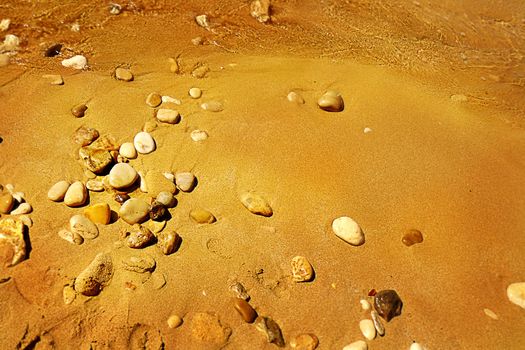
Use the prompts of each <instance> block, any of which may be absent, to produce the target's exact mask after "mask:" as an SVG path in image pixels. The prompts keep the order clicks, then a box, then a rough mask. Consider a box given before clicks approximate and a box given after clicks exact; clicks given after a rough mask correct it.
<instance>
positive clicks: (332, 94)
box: [317, 90, 345, 112]
mask: <svg viewBox="0 0 525 350" xmlns="http://www.w3.org/2000/svg"><path fill="white" fill-rule="evenodd" d="M317 105H318V106H319V108H321V109H322V110H324V111H327V112H341V111H342V110H343V109H344V108H345V104H344V102H343V98H342V97H341V95H340V94H339V93H338V92H337V91H333V90H328V91H327V92H325V93H324V95H323V96H321V97H320V98H319V100H318V101H317Z"/></svg>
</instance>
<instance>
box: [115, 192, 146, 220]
mask: <svg viewBox="0 0 525 350" xmlns="http://www.w3.org/2000/svg"><path fill="white" fill-rule="evenodd" d="M148 214H149V204H148V203H146V202H145V201H143V200H142V199H138V198H131V199H128V200H127V201H125V202H124V204H122V206H121V207H120V210H119V216H120V217H121V218H122V220H124V221H125V222H127V223H128V224H130V225H133V224H136V223H139V222H143V221H144V220H145V219H146V218H147V217H148Z"/></svg>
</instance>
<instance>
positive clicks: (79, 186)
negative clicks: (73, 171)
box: [64, 181, 88, 207]
mask: <svg viewBox="0 0 525 350" xmlns="http://www.w3.org/2000/svg"><path fill="white" fill-rule="evenodd" d="M87 199H88V193H87V189H86V187H85V186H84V184H83V183H82V182H80V181H75V182H74V183H73V184H72V185H71V186H69V188H68V189H67V191H66V195H65V196H64V203H65V204H66V205H67V206H68V207H80V206H82V205H84V204H85V203H86V201H87Z"/></svg>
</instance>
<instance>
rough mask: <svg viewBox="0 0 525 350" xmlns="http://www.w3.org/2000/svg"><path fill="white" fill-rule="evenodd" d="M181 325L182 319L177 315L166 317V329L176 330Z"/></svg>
mask: <svg viewBox="0 0 525 350" xmlns="http://www.w3.org/2000/svg"><path fill="white" fill-rule="evenodd" d="M181 324H182V318H180V317H179V316H177V315H171V316H170V317H168V327H170V328H177V327H179V326H180V325H181Z"/></svg>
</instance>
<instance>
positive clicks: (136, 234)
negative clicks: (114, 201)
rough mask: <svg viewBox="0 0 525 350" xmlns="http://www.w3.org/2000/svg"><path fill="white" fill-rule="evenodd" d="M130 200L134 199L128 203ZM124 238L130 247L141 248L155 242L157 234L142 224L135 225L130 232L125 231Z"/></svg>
mask: <svg viewBox="0 0 525 350" xmlns="http://www.w3.org/2000/svg"><path fill="white" fill-rule="evenodd" d="M130 201H132V199H130V200H129V201H127V202H126V203H129V202H130ZM124 205H125V204H124ZM124 240H125V242H126V245H127V246H128V247H130V248H134V249H141V248H144V247H146V246H148V245H150V244H151V243H153V241H154V240H155V236H154V235H153V233H152V232H151V231H150V230H149V229H148V228H147V227H145V226H142V225H133V227H132V228H131V229H130V230H129V232H125V233H124Z"/></svg>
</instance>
